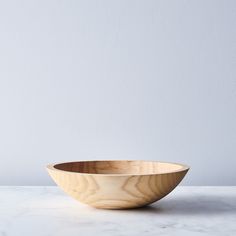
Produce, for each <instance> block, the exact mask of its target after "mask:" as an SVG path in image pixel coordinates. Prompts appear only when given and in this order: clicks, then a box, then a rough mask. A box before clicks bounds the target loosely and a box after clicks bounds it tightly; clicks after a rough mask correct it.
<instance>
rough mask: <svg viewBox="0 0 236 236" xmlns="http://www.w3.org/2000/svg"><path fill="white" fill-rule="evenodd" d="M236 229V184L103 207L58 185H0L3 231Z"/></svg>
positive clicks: (17, 234)
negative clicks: (129, 206) (144, 204)
mask: <svg viewBox="0 0 236 236" xmlns="http://www.w3.org/2000/svg"><path fill="white" fill-rule="evenodd" d="M27 235H34V236H37V235H40V236H50V235H57V236H64V235H70V236H75V235H76V236H78V235H81V236H90V235H105V236H106V235H109V236H118V235H129V236H132V235H135V236H136V235H147V236H148V235H181V236H183V235H214V236H217V235H224V236H227V235H228V236H232V235H236V187H177V188H176V189H175V190H174V191H173V192H172V193H171V194H170V195H168V196H167V197H165V198H164V199H162V200H161V201H159V202H156V203H154V204H152V205H151V206H148V207H144V208H139V209H135V210H99V209H94V208H91V207H89V206H86V205H82V204H81V203H79V202H77V201H75V200H73V199H71V198H70V197H69V196H67V195H65V194H64V193H63V192H62V191H61V190H60V189H59V188H57V187H0V236H27Z"/></svg>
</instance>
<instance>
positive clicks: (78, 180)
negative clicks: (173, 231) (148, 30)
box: [47, 161, 189, 209]
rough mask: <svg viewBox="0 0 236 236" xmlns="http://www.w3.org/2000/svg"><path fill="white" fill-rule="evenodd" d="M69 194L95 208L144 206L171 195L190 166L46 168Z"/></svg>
mask: <svg viewBox="0 0 236 236" xmlns="http://www.w3.org/2000/svg"><path fill="white" fill-rule="evenodd" d="M47 170H48V172H49V175H50V176H51V177H52V178H53V180H54V181H55V182H56V184H57V185H59V186H60V187H61V188H62V189H63V190H64V191H65V192H66V193H67V194H69V195H70V196H72V197H73V198H75V199H77V200H78V201H80V202H82V203H85V204H88V205H90V206H93V207H96V208H105V209H127V208H136V207H141V206H145V205H147V204H150V203H153V202H155V201H157V200H159V199H161V198H163V197H164V196H166V195H167V194H168V193H170V192H171V191H172V190H173V189H174V188H175V187H176V186H177V185H178V184H179V183H180V181H181V180H182V179H183V177H184V176H185V174H186V173H187V171H188V170H189V167H188V166H185V165H182V164H175V163H167V162H157V161H77V162H67V163H58V164H51V165H48V166H47Z"/></svg>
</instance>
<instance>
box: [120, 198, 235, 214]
mask: <svg viewBox="0 0 236 236" xmlns="http://www.w3.org/2000/svg"><path fill="white" fill-rule="evenodd" d="M124 211H126V210H124ZM132 211H134V212H140V213H141V212H142V213H145V212H146V213H152V214H159V215H161V214H164V215H165V214H166V215H170V214H171V215H204V216H206V215H218V214H223V213H227V214H235V215H236V198H235V196H224V197H222V196H219V197H218V196H210V197H206V196H197V197H196V198H192V197H191V198H190V197H178V198H176V199H163V200H160V201H158V202H156V203H153V204H151V205H148V206H144V207H141V208H136V209H132Z"/></svg>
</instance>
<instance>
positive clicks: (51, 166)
mask: <svg viewBox="0 0 236 236" xmlns="http://www.w3.org/2000/svg"><path fill="white" fill-rule="evenodd" d="M94 161H96V162H105V161H118V162H124V161H130V162H131V161H141V162H157V163H166V164H173V165H179V166H180V169H178V170H174V171H165V172H161V173H150V174H135V173H130V174H129V173H121V174H117V173H115V174H111V173H110V174H97V173H82V172H75V171H68V170H60V169H57V168H55V166H56V165H59V164H66V163H74V162H94ZM46 169H47V170H52V171H59V172H66V173H70V174H79V175H93V176H116V177H118V176H149V175H164V174H171V173H178V172H183V171H186V172H187V171H188V170H189V169H190V166H188V165H185V164H182V163H177V162H167V161H151V160H126V159H123V160H79V161H67V162H58V163H52V164H48V165H47V166H46Z"/></svg>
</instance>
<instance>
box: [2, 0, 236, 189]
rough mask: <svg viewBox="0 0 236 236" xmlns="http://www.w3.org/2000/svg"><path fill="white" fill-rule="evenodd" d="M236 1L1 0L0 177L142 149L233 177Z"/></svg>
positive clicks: (33, 175)
mask: <svg viewBox="0 0 236 236" xmlns="http://www.w3.org/2000/svg"><path fill="white" fill-rule="evenodd" d="M235 13H236V1H233V0H232V1H227V0H226V1H225V0H221V1H215V0H214V1H213V0H212V1H210V0H201V1H199V0H194V1H183V0H178V1H174V0H173V1H168V0H163V1H157V0H153V1H151V0H138V1H137V0H132V1H131V0H102V1H97V0H82V1H78V0H76V1H66V0H62V1H59V0H58V1H53V0H44V1H41V0H38V1H36V0H33V1H31V0H28V1H3V0H2V1H0V109H1V110H0V111H1V115H0V158H1V164H0V184H2V185H48V184H53V182H52V181H51V179H50V178H49V177H48V175H47V173H46V172H45V169H44V166H45V165H46V164H47V163H52V162H61V161H71V160H80V159H84V160H85V159H86V160H90V159H147V160H162V161H173V162H183V163H186V164H188V165H190V166H191V167H192V169H191V171H190V172H189V174H188V176H187V177H186V179H185V180H184V182H183V184H185V185H235V184H236V174H235V166H236V79H235V76H236V69H235V68H236V63H235V62H236V56H235V55H236V53H235V49H236V43H235V42H236V24H235V22H236V14H235Z"/></svg>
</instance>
